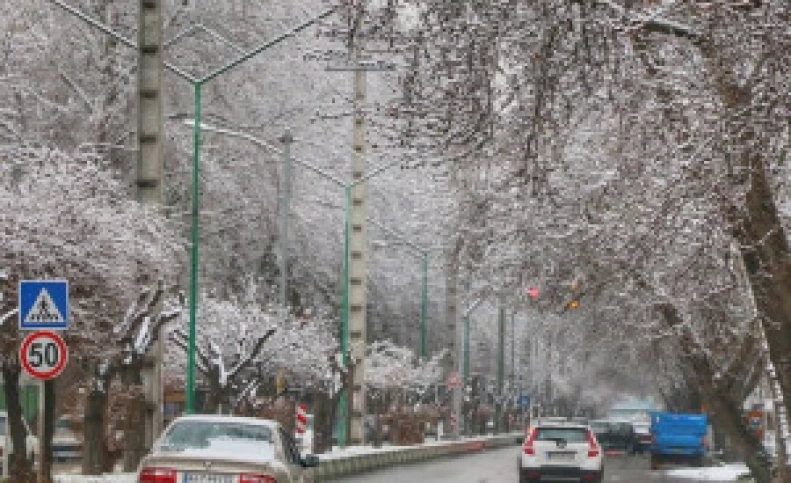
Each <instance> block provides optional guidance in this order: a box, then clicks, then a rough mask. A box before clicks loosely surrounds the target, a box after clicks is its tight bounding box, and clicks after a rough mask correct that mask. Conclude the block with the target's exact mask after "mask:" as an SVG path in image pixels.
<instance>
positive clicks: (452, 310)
mask: <svg viewBox="0 0 791 483" xmlns="http://www.w3.org/2000/svg"><path fill="white" fill-rule="evenodd" d="M446 256H447V261H446V262H445V271H446V277H447V279H446V281H445V323H446V330H445V332H446V334H448V342H447V347H448V353H449V354H450V371H451V372H452V371H455V372H456V373H458V374H461V373H462V370H463V368H462V367H461V364H462V359H463V354H462V353H461V349H462V344H461V337H462V334H461V331H460V326H459V313H458V303H459V300H458V282H459V265H458V251H457V250H456V247H450V248H448V250H447V253H446ZM462 383H463V384H462V386H466V385H467V384H468V381H467V380H466V379H465V378H463V379H462ZM462 390H463V388H454V389H453V393H452V396H451V411H452V414H453V420H454V421H456V424H455V426H453V428H452V431H453V439H459V435H460V434H461V433H460V426H461V424H462V417H461V399H462Z"/></svg>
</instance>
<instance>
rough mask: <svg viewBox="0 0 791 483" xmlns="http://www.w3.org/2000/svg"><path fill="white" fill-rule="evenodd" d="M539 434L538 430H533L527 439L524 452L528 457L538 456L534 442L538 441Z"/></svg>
mask: <svg viewBox="0 0 791 483" xmlns="http://www.w3.org/2000/svg"><path fill="white" fill-rule="evenodd" d="M537 434H538V428H533V429H532V430H531V431H530V436H528V437H527V439H526V440H525V444H524V446H522V451H523V452H524V453H525V454H526V455H528V456H533V455H535V454H536V450H535V448H533V441H535V440H536V435H537Z"/></svg>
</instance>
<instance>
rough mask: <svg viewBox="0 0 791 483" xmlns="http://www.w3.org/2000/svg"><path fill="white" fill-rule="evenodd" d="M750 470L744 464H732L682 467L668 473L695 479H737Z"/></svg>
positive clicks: (671, 475) (674, 476)
mask: <svg viewBox="0 0 791 483" xmlns="http://www.w3.org/2000/svg"><path fill="white" fill-rule="evenodd" d="M749 472H750V470H748V469H747V466H745V465H743V464H731V465H724V466H710V467H706V468H680V469H675V470H668V471H667V472H666V474H667V476H670V477H673V478H689V479H691V480H695V481H736V479H737V478H738V477H739V476H741V475H743V474H745V473H749Z"/></svg>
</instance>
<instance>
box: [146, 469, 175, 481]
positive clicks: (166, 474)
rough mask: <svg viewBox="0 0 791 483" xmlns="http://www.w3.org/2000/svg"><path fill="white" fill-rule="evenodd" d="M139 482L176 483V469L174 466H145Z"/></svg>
mask: <svg viewBox="0 0 791 483" xmlns="http://www.w3.org/2000/svg"><path fill="white" fill-rule="evenodd" d="M138 482H139V483H176V470H174V469H172V468H154V467H148V468H143V470H142V471H140V479H139V480H138Z"/></svg>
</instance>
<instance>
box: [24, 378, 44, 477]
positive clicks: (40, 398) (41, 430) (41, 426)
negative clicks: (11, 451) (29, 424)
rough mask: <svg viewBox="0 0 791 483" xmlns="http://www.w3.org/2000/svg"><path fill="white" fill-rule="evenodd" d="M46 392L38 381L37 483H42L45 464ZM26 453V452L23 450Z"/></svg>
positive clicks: (41, 382)
mask: <svg viewBox="0 0 791 483" xmlns="http://www.w3.org/2000/svg"><path fill="white" fill-rule="evenodd" d="M45 394H46V391H45V390H44V380H43V379H41V380H39V381H38V483H44V472H45V468H44V467H45V466H46V464H47V461H46V458H45V455H44V412H45V411H44V406H45V397H44V395H45ZM23 451H26V450H23Z"/></svg>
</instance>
